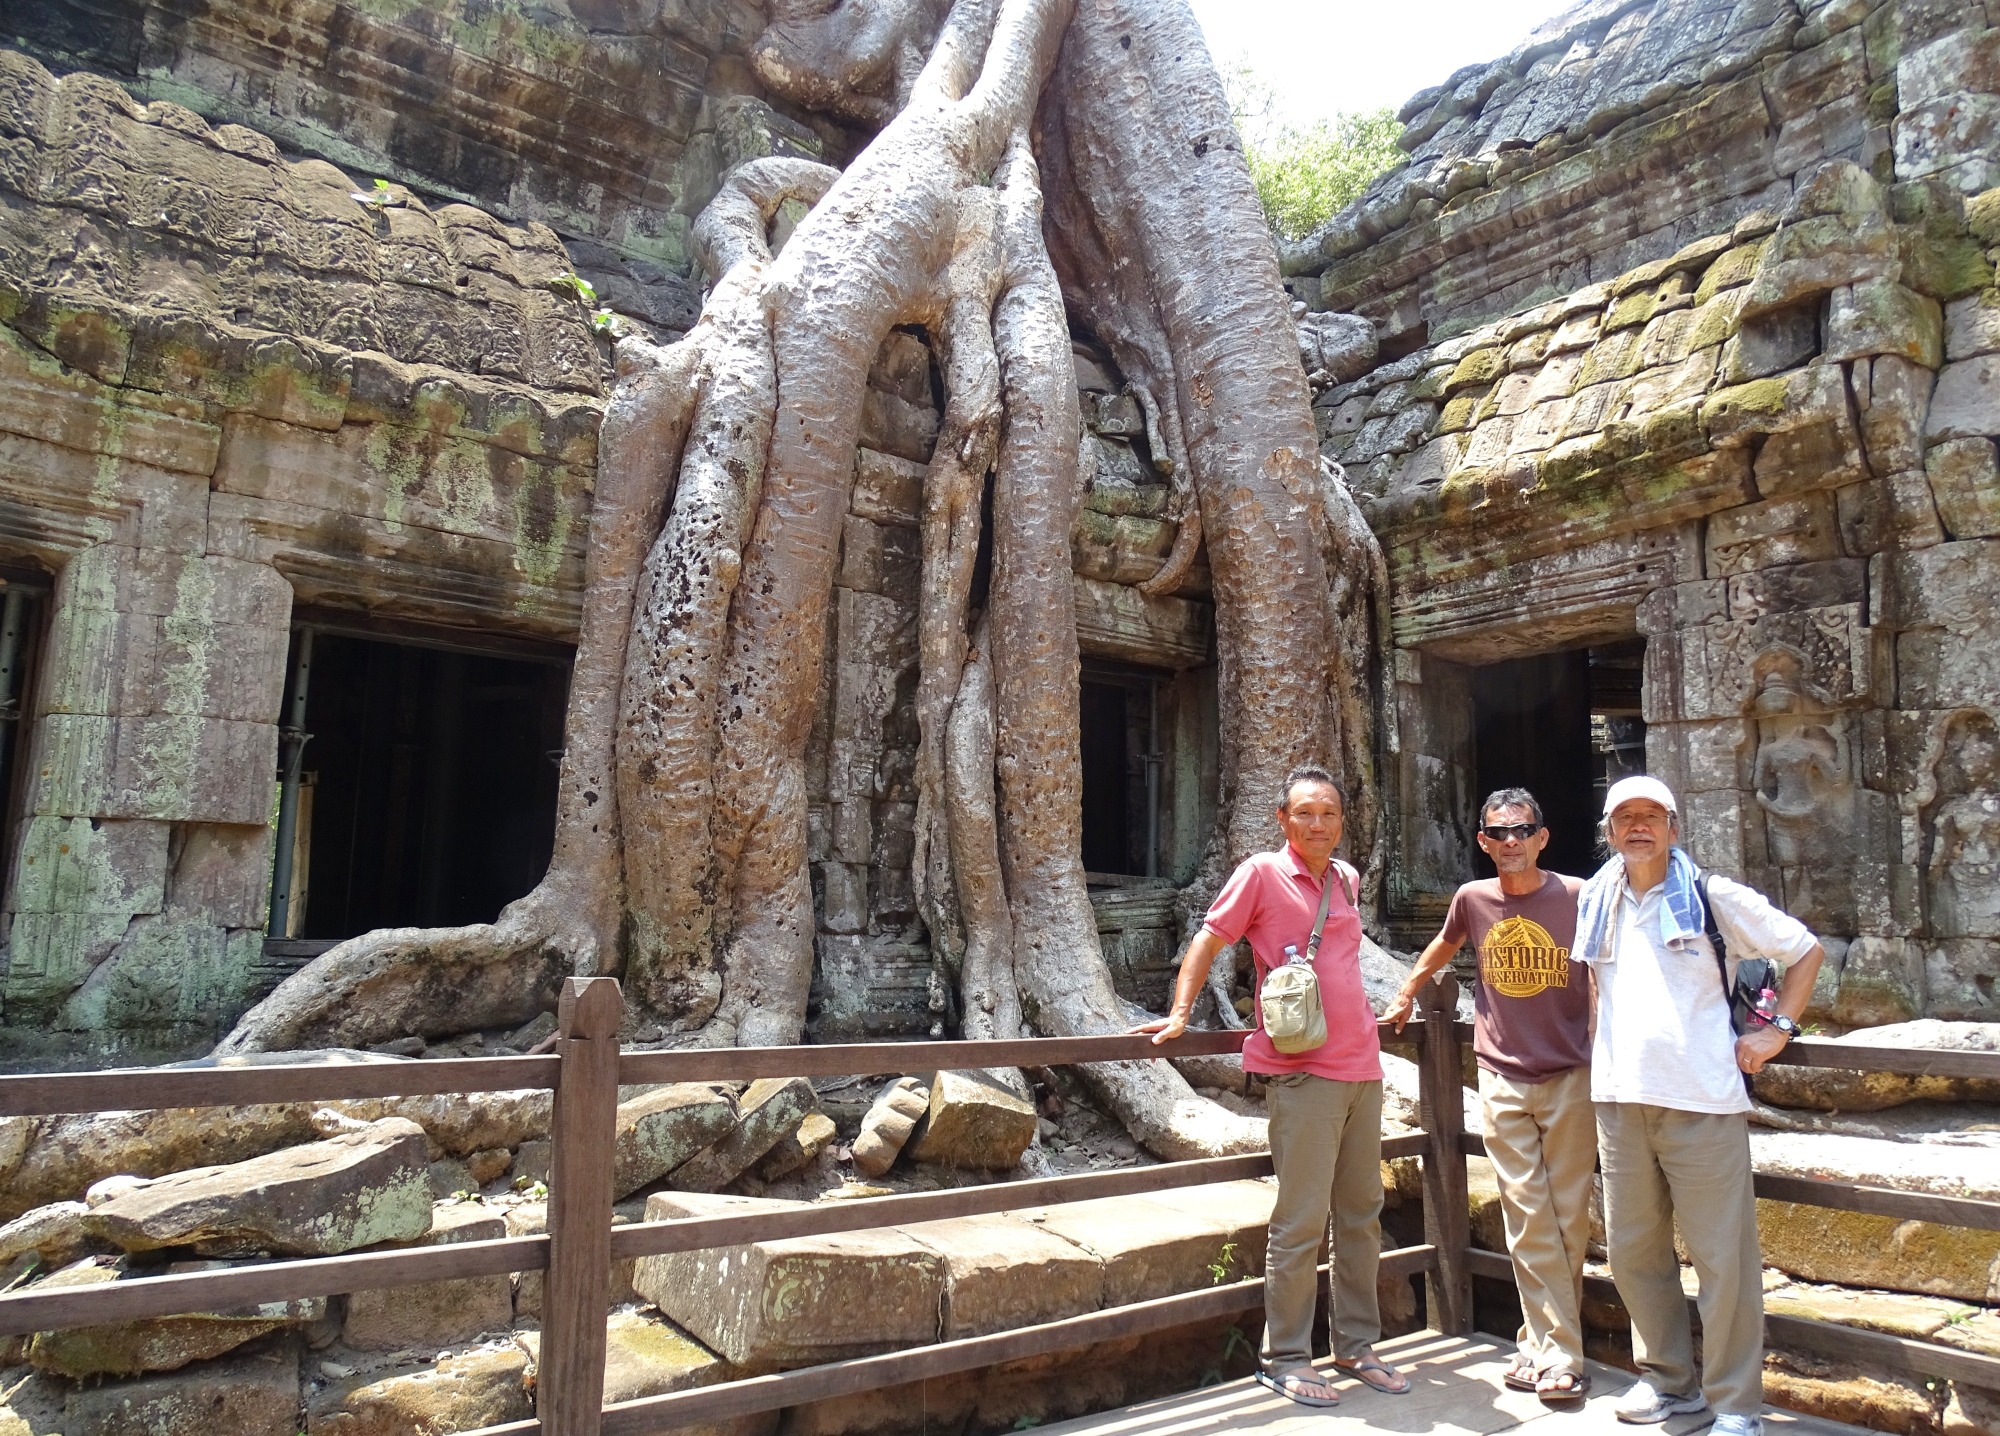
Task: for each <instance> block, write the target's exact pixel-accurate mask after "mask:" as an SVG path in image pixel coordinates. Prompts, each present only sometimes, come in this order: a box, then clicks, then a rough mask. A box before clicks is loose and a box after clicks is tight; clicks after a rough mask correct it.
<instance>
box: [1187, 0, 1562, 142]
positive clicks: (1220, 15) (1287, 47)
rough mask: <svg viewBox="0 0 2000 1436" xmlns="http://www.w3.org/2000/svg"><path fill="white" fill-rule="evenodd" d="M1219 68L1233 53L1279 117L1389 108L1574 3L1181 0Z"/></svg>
mask: <svg viewBox="0 0 2000 1436" xmlns="http://www.w3.org/2000/svg"><path fill="white" fill-rule="evenodd" d="M1190 3H1191V4H1192V6H1193V9H1194V13H1195V18H1196V19H1197V20H1199V21H1200V22H1201V27H1202V30H1203V32H1204V33H1205V34H1206V35H1207V37H1208V48H1209V52H1210V53H1211V54H1212V55H1214V57H1215V62H1216V64H1217V65H1219V66H1221V67H1223V68H1224V69H1225V70H1226V69H1227V68H1228V67H1229V65H1230V64H1231V63H1232V62H1233V61H1234V60H1235V59H1236V58H1237V57H1238V56H1242V57H1244V58H1247V59H1248V61H1249V62H1250V67H1251V68H1252V69H1253V70H1254V71H1256V73H1257V75H1258V77H1259V78H1260V79H1262V80H1263V81H1264V83H1265V84H1267V85H1269V86H1271V88H1272V89H1273V90H1275V91H1276V92H1277V95H1278V99H1279V103H1280V105H1281V106H1282V107H1283V109H1284V111H1285V118H1286V119H1289V120H1291V121H1293V122H1295V123H1302V122H1310V121H1312V120H1316V119H1322V118H1325V117H1328V116H1331V115H1334V114H1338V113H1341V112H1344V111H1352V110H1374V109H1380V108H1381V107H1382V106H1384V105H1387V106H1388V107H1389V108H1390V109H1392V110H1394V109H1398V108H1400V107H1401V106H1402V103H1403V101H1405V100H1407V99H1409V98H1410V96H1412V95H1414V94H1415V93H1416V92H1417V91H1419V90H1421V89H1423V88H1425V87H1426V86H1428V85H1435V84H1437V83H1438V82H1439V81H1441V80H1443V79H1444V78H1445V76H1447V75H1449V74H1450V73H1451V72H1452V71H1453V70H1456V69H1459V68H1460V67H1461V66H1464V65H1470V64H1473V63H1476V62H1478V61H1483V60H1497V59H1499V58H1500V57H1501V56H1502V55H1505V54H1506V53H1507V52H1508V51H1510V50H1512V49H1513V48H1514V47H1515V46H1516V45H1518V44H1519V43H1520V42H1521V41H1522V40H1524V39H1526V38H1527V36H1528V33H1529V32H1530V31H1532V30H1533V29H1534V28H1535V27H1536V26H1537V25H1539V24H1541V23H1542V21H1544V20H1546V19H1548V18H1549V17H1550V16H1551V15H1556V14H1559V13H1561V12H1562V11H1564V10H1567V9H1569V8H1570V7H1571V6H1572V5H1573V4H1574V3H1575V0H1190Z"/></svg>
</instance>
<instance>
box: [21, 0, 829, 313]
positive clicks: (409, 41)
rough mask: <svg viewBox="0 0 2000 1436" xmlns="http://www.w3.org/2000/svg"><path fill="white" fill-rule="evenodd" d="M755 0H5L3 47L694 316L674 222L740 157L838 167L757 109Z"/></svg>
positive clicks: (819, 125)
mask: <svg viewBox="0 0 2000 1436" xmlns="http://www.w3.org/2000/svg"><path fill="white" fill-rule="evenodd" d="M764 24H765V14H764V7H763V6H762V5H761V4H755V3H750V0H692V3H682V0H675V3H670V4H659V3H653V4H636V3H628V0H574V3H569V4H553V5H538V4H529V3H523V0H422V3H413V4H398V5H382V4H366V3H364V4H343V5H325V4H320V3H316V2H315V0H207V3H204V4H201V5H198V6H189V5H185V4H179V3H172V0H18V3H13V4H9V5H8V6H6V7H5V9H4V11H0V44H6V45H12V46H16V47H18V48H20V49H22V50H25V51H27V52H28V53H30V54H33V55H36V56H37V57H38V58H40V59H41V60H43V61H44V62H46V63H47V64H48V65H49V66H50V68H52V69H54V70H56V71H57V72H59V73H60V72H62V71H65V70H71V69H83V70H89V71H95V72H98V73H101V74H104V75H106V76H109V77H110V78H112V79H114V80H116V81H117V82H118V83H119V84H120V85H122V86H124V87H125V88H126V89H127V90H129V91H130V92H131V93H132V94H134V95H136V96H138V97H140V98H141V99H143V100H171V101H174V102H176V103H178V104H181V105H184V106H186V107H188V108H189V109H190V110H193V111H195V112H196V113H199V114H201V115H202V116H204V117H206V118H207V119H209V120H210V121H212V122H215V123H218V124H220V123H224V122H228V123H233V124H238V125H242V126H246V127H248V128H249V129H251V130H255V131H257V132H258V133H259V134H261V135H264V136H268V137H269V138H270V139H272V140H275V141H276V142H277V143H278V144H279V145H281V146H283V147H284V149H285V150H286V151H288V152H289V153H292V154H294V155H303V156H313V157H317V158H319V159H323V160H327V161H330V162H331V163H333V164H336V165H338V166H340V167H341V168H342V169H343V170H345V171H347V172H349V173H350V174H352V175H353V177H354V178H355V179H357V180H359V181H360V182H361V184H362V186H363V187H367V186H368V185H369V183H370V182H371V181H372V180H374V179H377V178H380V179H386V180H389V181H392V182H397V183H403V184H408V185H410V186H411V187H413V188H415V189H418V190H420V191H421V192H422V193H424V194H426V195H428V196H432V197H435V198H436V199H438V200H440V201H447V200H458V201H463V202H466V203H469V204H472V205H476V206H478V207H479V208H481V209H483V210H486V211H488V212H490V213H492V214H495V215H499V216H501V217H503V218H505V219H507V220H509V221H512V222H514V223H516V224H526V223H530V222H533V223H540V224H545V225H548V226H550V227H551V228H553V229H554V230H555V231H557V232H558V233H560V234H561V235H562V236H563V238H564V240H565V241H566V242H567V243H568V244H569V246H570V258H571V260H572V261H573V263H574V265H575V267H576V268H577V270H578V272H580V273H582V274H583V275H584V276H585V277H586V278H588V279H590V280H591V281H592V282H593V283H594V284H595V285H596V287H597V290H598V294H599V296H600V298H601V299H602V300H603V301H604V302H605V303H607V304H610V305H612V306H613V307H615V308H617V309H618V310H620V311H621V312H622V313H625V314H627V315H629V316H631V317H633V318H635V319H638V320H639V321H641V322H644V323H647V324H650V325H652V326H653V327H655V328H657V329H660V330H662V331H666V332H678V331H680V330H684V329H686V328H687V327H688V326H689V325H690V324H692V323H693V322H694V318H695V315H696V314H697V313H699V311H700V294H699V291H698V289H697V287H696V285H695V284H694V283H693V282H692V281H691V278H690V276H691V273H692V270H691V265H690V262H689V253H688V236H689V230H690V226H691V225H692V224H693V221H694V217H695V216H696V215H697V214H699V213H700V212H701V208H702V206H703V205H705V204H706V203H707V202H708V201H709V199H710V198H711V197H712V196H713V195H714V193H715V190H716V186H717V184H718V182H719V181H720V178H721V176H722V175H724V174H726V173H727V172H728V171H729V169H730V168H732V167H733V166H734V165H735V164H737V163H738V162H740V161H741V160H745V159H749V158H753V157H755V156H757V155H764V154H771V153H781V154H806V155H814V156H824V157H825V158H827V159H829V160H830V161H832V162H834V163H843V162H844V159H845V156H846V154H847V153H848V152H849V150H850V148H851V143H852V142H851V140H850V139H849V138H848V137H847V136H846V135H845V134H844V133H843V132H841V131H840V130H839V129H838V128H837V127H834V126H831V125H829V124H827V123H826V122H824V121H819V120H814V119H811V118H809V117H806V116H801V115H796V114H790V113H785V112H782V111H783V107H782V106H774V105H773V104H772V103H771V102H770V101H769V99H768V97H766V95H765V94H764V91H763V88H762V86H761V85H760V84H759V83H758V81H757V79H756V77H755V75H754V74H753V73H752V72H751V70H750V67H749V65H748V62H747V60H746V59H745V55H746V53H747V51H748V48H749V46H750V44H751V42H752V41H754V40H755V39H756V37H757V36H758V34H760V33H761V32H762V30H763V28H764Z"/></svg>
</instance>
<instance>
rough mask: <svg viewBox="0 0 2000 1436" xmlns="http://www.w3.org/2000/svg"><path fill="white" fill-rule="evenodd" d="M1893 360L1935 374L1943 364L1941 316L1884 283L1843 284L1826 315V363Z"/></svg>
mask: <svg viewBox="0 0 2000 1436" xmlns="http://www.w3.org/2000/svg"><path fill="white" fill-rule="evenodd" d="M1875 354H1894V355H1896V356H1898V357H1900V358H1903V359H1907V360H1909V361H1910V362H1911V363H1912V364H1921V365H1923V366H1924V367H1925V368H1926V369H1935V368H1936V367H1937V366H1938V365H1939V364H1940V363H1941V362H1943V359H1944V313H1943V311H1942V310H1941V309H1940V308H1939V306H1938V302H1937V301H1936V300H1935V299H1932V298H1931V297H1930V296H1929V295H1925V294H1918V293H1916V292H1915V291H1914V290H1910V289H1905V288H1904V287H1903V286H1902V285H1900V284H1897V283H1895V282H1894V281H1892V280H1887V279H1869V280H1864V281H1862V282H1861V283H1859V284H1844V285H1842V286H1841V287H1840V288H1839V289H1836V290H1834V292H1833V297H1832V300H1831V301H1830V303H1829V306H1828V309H1827V321H1826V346H1825V351H1824V357H1825V358H1827V359H1829V360H1839V361H1846V360H1850V359H1860V358H1864V357H1867V356H1870V355H1875Z"/></svg>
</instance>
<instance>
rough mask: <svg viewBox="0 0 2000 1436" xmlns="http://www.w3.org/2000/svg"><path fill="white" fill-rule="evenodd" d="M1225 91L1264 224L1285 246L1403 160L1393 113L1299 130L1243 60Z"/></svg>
mask: <svg viewBox="0 0 2000 1436" xmlns="http://www.w3.org/2000/svg"><path fill="white" fill-rule="evenodd" d="M1223 87H1224V89H1225V90H1226V91H1227V92H1228V95H1229V110H1230V114H1231V116H1232V117H1233V118H1234V119H1235V121H1236V129H1237V132H1238V133H1239V134H1241V135H1242V136H1243V157H1244V158H1245V159H1246V160H1248V161H1249V163H1250V178H1251V179H1252V180H1253V181H1254V182H1255V183H1256V186H1257V198H1258V199H1259V200H1260V201H1261V202H1262V203H1263V206H1264V215H1265V218H1266V219H1268V220H1269V221H1270V224H1271V228H1272V229H1273V230H1275V231H1276V232H1277V233H1278V234H1280V235H1282V236H1284V237H1285V238H1286V239H1303V238H1305V236H1306V235H1308V234H1310V233H1312V231H1313V230H1314V229H1316V228H1318V227H1319V226H1320V225H1322V224H1324V223H1325V222H1326V221H1327V220H1328V219H1330V218H1332V217H1333V215H1334V214H1336V213H1337V212H1338V211H1339V210H1340V208H1341V207H1342V206H1343V205H1345V204H1347V203H1348V202H1349V201H1350V200H1352V199H1353V198H1354V197H1355V196H1357V195H1359V194H1360V193H1361V192H1362V191H1363V190H1365V189H1366V188H1368V185H1369V183H1370V181H1372V180H1373V179H1374V178H1375V177H1376V176H1377V175H1380V174H1385V173H1387V172H1388V171H1389V170H1392V169H1394V168H1396V166H1398V165H1400V164H1401V163H1403V161H1404V159H1405V158H1407V157H1406V156H1405V155H1404V153H1403V151H1402V150H1401V149H1400V148H1398V146H1397V144H1396V137H1397V136H1398V135H1400V134H1401V133H1402V129H1403V127H1402V126H1401V125H1400V124H1398V123H1397V120H1396V115H1395V112H1394V111H1393V110H1389V109H1387V108H1384V109H1380V110H1370V111H1363V112H1359V113H1355V114H1344V115H1336V116H1335V117H1334V118H1333V119H1332V120H1330V121H1329V120H1314V121H1313V122H1312V123H1311V124H1305V125H1302V124H1298V123H1296V122H1294V121H1293V120H1291V119H1290V118H1288V117H1287V116H1286V115H1285V114H1284V113H1283V111H1282V109H1281V107H1280V105H1279V101H1278V98H1277V95H1276V94H1275V93H1274V92H1273V91H1272V89H1271V87H1270V86H1269V85H1267V84H1265V83H1264V82H1263V81H1262V80H1260V79H1259V78H1258V77H1257V75H1256V73H1255V72H1254V71H1253V70H1251V68H1250V66H1249V64H1248V62H1247V61H1244V60H1238V61H1237V62H1236V63H1235V64H1234V65H1232V66H1231V67H1229V69H1228V70H1227V71H1226V73H1225V74H1224V76H1223Z"/></svg>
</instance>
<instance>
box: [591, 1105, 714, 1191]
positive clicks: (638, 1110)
mask: <svg viewBox="0 0 2000 1436" xmlns="http://www.w3.org/2000/svg"><path fill="white" fill-rule="evenodd" d="M735 1124H736V1104H735V1103H734V1102H732V1101H731V1100H730V1099H729V1098H728V1097H727V1096H726V1095H725V1094H723V1093H722V1092H719V1091H717V1090H716V1089H715V1088H713V1087H710V1086H707V1085H706V1084H704V1083H699V1082H684V1083H676V1084H675V1085H673V1086H671V1087H661V1088H658V1089H657V1090H655V1091H652V1092H648V1093H646V1094H644V1095H643V1096H640V1097H636V1098H634V1099H633V1100H632V1101H630V1102H620V1103H619V1104H618V1127H617V1137H616V1139H615V1145H614V1147H613V1149H612V1157H611V1190H612V1194H613V1196H615V1197H618V1198H621V1199H622V1198H625V1197H629V1196H630V1195H631V1194H632V1193H634V1192H636V1191H638V1190H639V1189H640V1188H641V1187H643V1186H646V1185H648V1184H650V1183H652V1182H656V1181H658V1180H659V1179H660V1178H661V1177H664V1176H665V1175H666V1174H667V1173H669V1172H671V1171H673V1170H674V1169H675V1168H676V1167H679V1166H681V1165H682V1164H683V1163H685V1162H687V1161H688V1160H689V1159H690V1158H692V1157H693V1156H694V1155H695V1154H696V1153H698V1152H700V1151H702V1150H703V1149H705V1148H707V1147H710V1146H712V1145H714V1144H715V1143H716V1142H718V1141H720V1140H721V1139H722V1138H723V1136H725V1135H726V1134H727V1133H728V1132H729V1130H730V1128H732V1127H733V1126H735Z"/></svg>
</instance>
